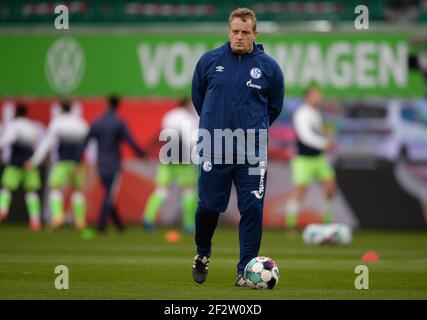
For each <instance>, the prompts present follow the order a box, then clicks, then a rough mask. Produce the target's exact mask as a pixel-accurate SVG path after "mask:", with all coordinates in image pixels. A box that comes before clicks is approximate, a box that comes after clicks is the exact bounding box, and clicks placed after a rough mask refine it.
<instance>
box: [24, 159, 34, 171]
mask: <svg viewBox="0 0 427 320" xmlns="http://www.w3.org/2000/svg"><path fill="white" fill-rule="evenodd" d="M34 167H35V165H34V163H33V162H32V161H31V160H27V161H25V163H24V169H25V170H27V171H30V170H32V169H34Z"/></svg>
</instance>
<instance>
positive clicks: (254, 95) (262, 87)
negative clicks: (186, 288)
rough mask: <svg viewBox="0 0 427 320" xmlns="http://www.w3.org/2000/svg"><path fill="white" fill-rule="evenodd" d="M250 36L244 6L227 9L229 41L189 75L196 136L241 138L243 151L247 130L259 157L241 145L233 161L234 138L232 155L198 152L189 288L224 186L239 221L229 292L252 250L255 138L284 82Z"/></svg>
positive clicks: (259, 185)
mask: <svg viewBox="0 0 427 320" xmlns="http://www.w3.org/2000/svg"><path fill="white" fill-rule="evenodd" d="M256 35H257V31H256V16H255V13H254V12H253V11H252V10H249V9H246V8H239V9H237V10H235V11H233V12H232V13H231V14H230V18H229V40H230V41H229V42H227V43H225V44H224V45H223V46H222V47H220V48H217V49H214V50H212V51H209V52H207V53H205V54H204V55H203V56H202V57H201V58H200V60H199V61H198V63H197V65H196V69H195V71H194V76H193V83H192V99H193V104H194V106H195V108H196V110H197V113H198V114H199V116H200V125H199V135H200V131H205V132H208V133H209V135H210V136H211V137H214V136H215V132H216V131H217V130H218V129H219V130H223V131H224V130H227V129H229V130H228V131H231V132H235V133H236V137H237V140H239V139H240V138H243V139H246V140H247V145H248V144H249V140H248V136H249V135H250V133H251V132H255V138H256V139H255V140H254V141H255V142H254V144H255V146H254V149H255V151H258V152H256V153H258V154H263V155H264V156H263V157H260V160H259V161H258V162H257V163H253V161H251V160H253V159H250V158H251V156H250V154H249V149H248V146H247V147H245V148H243V151H244V152H243V153H244V156H245V160H244V161H243V162H241V161H238V160H239V159H240V160H241V155H242V152H241V151H242V149H241V148H239V146H238V143H234V140H232V141H233V146H232V149H230V148H229V149H227V148H226V149H224V146H223V145H221V147H220V148H217V143H216V142H214V143H213V144H211V147H213V148H207V146H206V145H204V146H202V149H203V150H201V152H200V156H201V168H200V175H199V184H198V187H199V202H198V208H197V211H196V235H195V240H196V246H197V255H196V256H195V258H194V263H193V269H192V270H193V271H192V274H193V279H194V281H196V282H197V283H203V282H204V281H205V280H206V277H207V273H208V263H209V257H210V255H211V239H212V237H213V234H214V231H215V228H216V225H217V222H218V217H219V214H220V213H221V212H224V211H225V210H226V208H227V205H228V201H229V198H230V191H231V185H232V183H234V185H235V187H236V190H237V197H238V208H239V211H240V216H241V219H240V225H239V238H240V261H239V263H238V265H237V278H236V281H235V285H236V286H246V280H245V278H244V276H243V273H244V268H245V266H246V264H247V263H248V262H249V261H250V260H251V259H252V258H254V257H256V256H257V255H258V251H259V248H260V243H261V235H262V214H263V202H264V194H265V184H266V171H267V158H266V147H267V146H266V143H265V144H262V143H261V142H260V140H259V138H260V137H261V135H262V133H264V134H265V136H266V132H267V130H268V128H269V126H270V125H271V124H272V123H273V122H274V121H275V120H276V118H277V117H278V116H279V114H280V112H281V110H282V107H283V98H284V79H283V73H282V71H281V68H280V67H279V65H278V64H277V63H276V62H275V61H274V60H273V59H272V58H271V57H270V56H268V55H267V54H266V53H265V52H264V50H263V47H262V45H257V44H255V39H256ZM224 132H225V131H224ZM239 132H240V133H239ZM212 140H214V139H211V140H210V141H211V142H212ZM199 144H200V140H199ZM212 149H213V151H209V150H212ZM252 158H253V157H252ZM230 159H231V160H232V161H231V162H232V163H230ZM236 159H237V160H236ZM224 160H225V164H224V163H223V161H224ZM251 169H255V170H257V174H251V173H250V172H251ZM252 172H253V170H252Z"/></svg>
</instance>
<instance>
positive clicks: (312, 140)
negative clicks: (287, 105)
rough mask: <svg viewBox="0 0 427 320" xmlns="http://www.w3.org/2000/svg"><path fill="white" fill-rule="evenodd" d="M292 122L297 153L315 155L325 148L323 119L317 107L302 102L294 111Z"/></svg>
mask: <svg viewBox="0 0 427 320" xmlns="http://www.w3.org/2000/svg"><path fill="white" fill-rule="evenodd" d="M293 124H294V128H295V132H296V135H297V144H298V154H300V155H317V154H320V153H322V152H323V150H325V148H326V145H327V139H326V137H325V133H324V121H323V117H322V113H321V112H320V111H319V110H318V109H317V108H315V107H312V106H310V105H308V104H305V103H304V104H302V105H301V106H300V107H298V108H297V110H296V111H295V113H294V117H293Z"/></svg>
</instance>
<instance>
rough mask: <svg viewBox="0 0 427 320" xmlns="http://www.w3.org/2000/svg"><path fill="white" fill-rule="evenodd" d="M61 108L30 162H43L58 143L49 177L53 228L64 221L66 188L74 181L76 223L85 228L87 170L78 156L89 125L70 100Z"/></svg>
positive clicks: (30, 165)
mask: <svg viewBox="0 0 427 320" xmlns="http://www.w3.org/2000/svg"><path fill="white" fill-rule="evenodd" d="M60 108H61V113H60V114H59V115H58V116H57V117H55V118H54V119H53V120H52V121H51V122H50V124H49V126H48V129H47V133H46V135H45V137H44V138H43V140H42V141H41V143H40V145H39V146H38V147H37V149H36V151H35V152H34V154H33V156H32V157H31V159H30V160H29V161H28V163H27V164H26V166H27V167H28V168H31V167H34V166H38V165H40V163H41V162H42V161H43V160H44V159H45V157H46V155H47V154H48V153H49V152H50V151H52V149H54V147H55V146H56V149H57V154H58V161H57V162H56V163H55V164H54V165H53V167H52V170H51V171H50V174H49V178H48V184H49V188H50V191H49V207H50V212H51V221H50V224H51V227H52V228H57V227H59V226H61V225H62V224H64V222H65V215H64V192H65V189H66V187H68V186H69V185H70V184H71V187H72V190H73V191H72V195H71V206H72V211H73V215H74V219H73V222H74V226H75V227H76V229H78V230H83V229H84V228H85V227H86V217H85V214H86V203H85V197H84V193H83V191H82V188H83V181H84V171H83V167H82V166H79V165H78V163H76V161H75V158H76V156H77V155H78V152H79V150H80V146H81V144H82V143H83V140H84V138H85V137H86V135H87V132H88V129H89V128H88V124H87V123H86V121H85V120H84V119H82V118H81V117H80V116H79V115H76V114H74V113H73V112H72V110H71V105H70V103H69V102H65V101H64V102H62V103H61V106H60Z"/></svg>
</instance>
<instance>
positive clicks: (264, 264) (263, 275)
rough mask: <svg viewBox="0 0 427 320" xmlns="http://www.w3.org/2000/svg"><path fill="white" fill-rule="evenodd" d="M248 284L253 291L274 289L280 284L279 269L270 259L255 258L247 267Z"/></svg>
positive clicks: (245, 274)
mask: <svg viewBox="0 0 427 320" xmlns="http://www.w3.org/2000/svg"><path fill="white" fill-rule="evenodd" d="M244 276H245V278H246V283H247V284H248V286H249V287H251V288H253V289H273V288H274V286H275V285H276V284H277V282H279V277H280V273H279V268H278V267H277V264H276V262H274V260H273V259H270V258H268V257H256V258H253V259H252V260H251V261H249V262H248V264H247V265H246V267H245V273H244Z"/></svg>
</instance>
